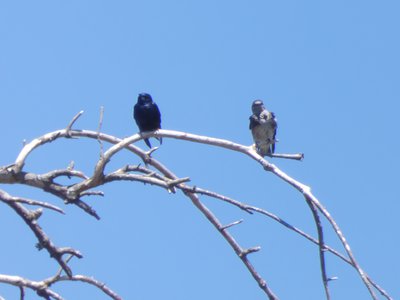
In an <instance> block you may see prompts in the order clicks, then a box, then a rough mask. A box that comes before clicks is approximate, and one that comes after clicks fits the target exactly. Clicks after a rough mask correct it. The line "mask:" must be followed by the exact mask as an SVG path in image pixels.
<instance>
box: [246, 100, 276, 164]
mask: <svg viewBox="0 0 400 300" xmlns="http://www.w3.org/2000/svg"><path fill="white" fill-rule="evenodd" d="M251 110H252V111H253V114H252V115H251V116H250V130H251V134H252V135H253V140H254V143H255V145H256V150H257V153H258V154H260V155H261V156H266V155H268V154H272V153H274V152H275V143H276V142H277V140H276V139H275V136H276V129H277V128H278V123H277V120H276V118H275V114H274V113H273V112H269V111H268V110H266V109H265V106H264V103H263V102H262V101H261V100H255V101H253V104H252V105H251Z"/></svg>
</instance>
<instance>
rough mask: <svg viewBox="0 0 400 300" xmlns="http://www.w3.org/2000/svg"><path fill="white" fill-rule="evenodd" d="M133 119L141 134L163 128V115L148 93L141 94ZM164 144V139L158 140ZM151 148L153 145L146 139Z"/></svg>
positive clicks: (134, 109)
mask: <svg viewBox="0 0 400 300" xmlns="http://www.w3.org/2000/svg"><path fill="white" fill-rule="evenodd" d="M133 117H134V118H135V121H136V124H137V126H138V127H139V131H140V132H145V131H154V130H157V129H160V128H161V114H160V110H159V109H158V106H157V104H156V103H155V102H154V101H153V99H152V98H151V96H150V95H149V94H147V93H141V94H139V96H138V101H137V103H136V104H135V107H134V108H133ZM157 139H158V140H159V141H160V144H162V138H161V137H160V138H157ZM144 141H145V143H146V145H147V146H149V148H151V144H150V141H149V139H144Z"/></svg>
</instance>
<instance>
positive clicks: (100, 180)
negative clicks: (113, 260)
mask: <svg viewBox="0 0 400 300" xmlns="http://www.w3.org/2000/svg"><path fill="white" fill-rule="evenodd" d="M82 113H83V112H80V113H78V114H77V115H76V116H75V117H74V118H73V119H72V121H71V122H70V123H69V124H68V125H67V127H66V128H65V129H61V130H57V131H54V132H50V133H47V134H45V135H43V136H41V137H38V138H36V139H34V140H33V141H31V142H29V143H27V144H25V145H24V147H23V149H22V150H21V152H20V153H19V155H18V156H17V158H16V161H15V163H13V164H10V165H8V166H5V167H3V168H0V183H3V184H15V183H17V184H25V185H29V186H32V187H35V188H38V189H41V190H43V191H45V192H47V193H50V194H52V195H54V196H56V197H58V198H60V199H62V200H63V201H64V203H65V204H73V205H76V206H77V207H79V208H81V209H82V210H84V211H85V212H86V213H88V214H90V215H91V216H93V217H95V218H97V219H99V218H100V217H99V216H98V215H97V213H96V211H95V210H94V209H93V208H92V207H91V206H89V205H88V204H86V203H85V202H84V201H82V199H81V198H82V197H84V196H89V195H94V196H102V195H103V193H102V192H101V191H95V190H93V189H94V188H98V187H100V186H103V185H105V184H107V183H110V182H113V181H137V182H142V183H146V184H149V185H154V186H158V187H161V188H163V189H165V190H167V191H168V192H175V190H181V191H182V192H183V194H184V195H185V196H187V197H188V198H189V199H190V200H191V202H192V203H193V205H194V206H195V207H196V208H197V209H198V210H199V211H200V212H201V213H202V214H203V215H204V216H205V217H206V218H207V220H208V221H209V222H210V223H211V224H212V225H213V226H214V227H215V228H216V230H217V231H218V232H219V233H220V234H221V236H222V237H223V238H224V239H225V240H226V241H227V242H228V244H229V245H230V247H231V248H232V249H233V250H234V252H235V253H236V255H237V256H238V257H239V259H240V260H241V261H242V262H243V264H244V265H245V266H246V268H247V269H248V271H249V272H250V274H251V275H252V277H253V278H254V279H255V280H256V282H257V283H258V285H259V286H260V288H261V289H262V290H263V291H264V293H265V294H266V295H267V297H268V298H269V299H270V300H271V299H278V297H277V296H276V295H275V294H274V292H273V291H272V290H271V288H270V286H269V285H268V284H267V282H266V281H265V280H264V279H263V278H262V277H261V275H260V274H259V273H258V272H257V270H256V269H255V267H254V266H253V265H252V263H251V262H250V260H249V258H248V256H249V254H252V253H255V252H259V251H260V250H261V248H260V247H258V246H257V247H251V248H243V247H241V246H240V244H239V243H238V242H237V241H236V240H235V238H234V237H233V236H232V235H231V233H230V232H229V229H230V228H231V227H232V226H236V225H239V224H241V223H242V222H243V220H239V221H234V222H232V223H230V224H227V225H222V224H221V222H220V221H219V219H218V218H217V216H216V215H215V214H214V213H213V212H212V211H211V210H210V209H209V208H208V207H207V206H205V205H204V203H203V202H202V201H200V199H199V196H198V195H206V196H208V197H211V198H214V199H218V200H221V201H224V202H226V203H228V204H231V205H234V206H236V207H238V208H240V209H241V210H243V211H245V212H247V213H249V214H253V213H258V214H262V215H265V216H267V217H269V218H272V219H273V220H275V221H277V222H279V223H280V224H282V225H283V226H285V227H286V228H289V229H290V230H292V231H294V232H295V233H298V234H300V235H301V236H303V237H305V238H306V239H308V240H309V241H311V242H313V243H314V244H316V245H317V246H318V249H319V256H320V267H321V276H322V281H323V285H324V288H325V293H326V298H327V299H328V300H329V299H330V293H329V288H328V283H329V281H330V278H329V277H328V276H327V272H326V262H325V252H331V253H333V254H334V255H336V256H338V257H339V258H341V259H342V260H344V261H345V262H347V263H348V264H350V265H351V266H352V267H354V268H355V269H356V271H357V272H358V274H359V275H360V278H361V279H362V281H363V282H364V284H365V286H366V287H367V289H368V291H369V292H370V295H371V298H372V299H377V298H376V295H375V292H374V288H375V289H376V290H377V291H379V292H380V293H381V294H382V295H383V296H384V297H386V298H387V299H391V297H390V296H389V295H388V294H387V293H386V292H385V291H384V290H383V289H382V288H381V287H380V286H378V285H377V284H376V283H375V282H374V281H372V280H371V279H370V277H369V276H368V275H367V274H366V273H365V272H364V270H363V269H361V267H360V266H359V264H358V263H357V261H356V259H355V257H354V254H353V253H352V251H351V249H350V246H349V244H348V243H347V241H346V239H345V237H344V235H343V233H342V231H341V230H340V228H339V226H338V225H337V224H336V222H335V220H334V219H333V218H332V217H331V216H330V214H329V212H328V211H327V210H326V208H325V207H324V206H323V205H322V204H321V203H320V202H319V200H318V199H317V198H316V197H315V196H314V195H313V194H312V193H311V189H310V188H309V187H308V186H306V185H304V184H302V183H300V182H299V181H297V180H295V179H293V178H292V177H290V176H289V175H287V174H286V173H284V172H283V171H282V170H280V169H279V168H278V167H277V166H276V165H274V164H272V163H270V162H268V161H267V160H265V159H264V158H263V157H261V156H259V155H258V154H257V152H256V151H255V149H254V147H253V146H245V145H241V144H237V143H234V142H232V141H228V140H224V139H218V138H212V137H207V136H200V135H194V134H190V133H186V132H179V131H172V130H164V129H163V130H161V129H160V130H157V131H155V132H146V133H142V134H134V135H132V136H130V137H127V138H124V139H120V138H117V137H114V136H111V135H107V134H104V133H102V132H101V127H102V123H103V114H104V111H103V109H102V110H101V112H100V120H99V125H98V129H97V131H90V130H74V129H72V126H73V125H74V124H75V122H76V120H77V119H78V118H79V117H80V116H81V114H82ZM148 137H163V138H173V139H179V140H184V141H189V142H195V143H202V144H207V145H212V146H216V147H221V148H225V149H228V150H231V151H236V152H240V153H243V154H245V155H246V156H248V157H250V158H251V159H253V160H255V161H256V162H257V163H258V164H260V165H261V166H262V167H263V169H264V170H266V171H268V172H271V173H272V174H274V175H275V176H277V177H278V178H280V179H281V180H283V181H285V182H286V183H288V184H289V185H291V186H292V187H294V188H295V189H296V190H298V191H299V192H300V193H301V194H302V195H303V197H304V199H305V201H306V203H307V205H308V206H309V208H310V210H311V212H312V215H313V218H314V222H315V224H316V228H317V233H318V239H315V238H313V237H312V236H310V235H308V234H307V233H305V232H303V231H301V230H300V229H298V228H296V227H294V226H292V225H290V224H289V223H287V222H286V221H284V220H282V219H280V218H279V217H277V216H275V215H274V214H272V213H270V212H268V211H266V210H264V209H261V208H258V207H254V206H251V205H248V204H245V203H242V202H240V201H237V200H234V199H232V198H230V197H227V196H225V195H221V194H218V193H216V192H214V191H208V190H205V189H202V188H199V187H196V186H189V185H187V184H186V183H187V182H188V181H190V178H189V177H184V178H179V177H177V176H176V175H175V174H174V173H173V172H172V171H170V170H169V169H168V168H167V167H166V166H164V165H163V164H162V163H161V162H160V161H158V160H157V159H155V158H153V157H152V156H151V154H152V153H153V151H154V150H155V149H156V148H153V149H151V150H150V151H148V152H146V151H144V150H142V149H141V148H139V147H137V146H135V145H134V144H133V143H135V142H137V141H139V140H141V139H143V138H148ZM61 138H75V140H76V139H79V138H89V139H93V140H97V141H98V142H99V143H100V152H101V154H100V157H99V159H98V161H97V163H96V165H95V168H94V171H93V173H92V174H91V175H86V174H85V173H84V172H82V171H79V170H74V166H73V163H72V165H70V166H69V167H68V168H66V169H61V170H53V171H49V172H48V173H46V174H42V175H38V174H35V173H32V172H26V171H23V169H24V166H25V162H26V160H27V158H28V156H29V155H30V154H31V153H32V151H33V150H35V149H36V148H38V147H40V146H43V145H45V144H47V143H51V142H53V141H56V140H58V139H61ZM105 142H107V143H110V144H112V146H111V147H110V148H108V149H107V150H105V151H104V150H103V149H104V145H103V143H105ZM123 150H128V151H130V152H132V153H134V154H136V155H137V156H138V157H139V158H140V159H141V160H142V161H144V162H145V164H146V167H142V166H133V165H126V166H124V167H121V168H119V169H117V170H116V171H113V172H109V173H106V172H105V170H106V166H107V164H108V162H109V161H110V160H111V159H112V157H113V156H114V155H115V154H117V153H119V152H120V151H123ZM271 156H272V157H275V158H286V159H295V160H301V159H303V157H304V156H303V154H302V153H299V154H273V155H271ZM150 167H151V168H152V169H150ZM62 176H66V177H68V178H72V177H74V178H75V179H78V180H80V181H79V182H77V183H74V184H71V185H63V184H60V183H57V182H55V180H56V179H57V178H59V177H62ZM0 201H2V202H4V203H6V204H7V205H8V206H9V207H11V208H12V209H13V210H14V211H15V212H16V213H17V214H18V215H19V216H20V217H21V218H22V219H23V220H24V222H25V223H26V224H27V225H28V227H29V228H30V229H31V231H32V232H33V233H34V234H35V236H36V237H37V239H38V245H39V248H44V249H46V250H47V251H48V252H49V254H50V256H51V257H52V258H54V259H55V260H56V261H57V262H58V264H59V266H60V268H61V269H60V271H59V272H58V273H57V274H56V275H55V276H53V277H51V278H49V279H47V280H44V281H38V282H34V281H29V280H26V279H23V278H21V277H18V276H14V277H13V276H8V275H0V282H7V283H9V284H12V285H16V286H18V287H20V288H21V295H22V296H21V297H23V293H24V288H30V289H33V290H35V291H36V292H37V294H38V295H39V296H41V297H42V298H45V299H50V298H53V299H62V298H61V296H60V295H58V294H56V293H54V292H53V291H52V290H50V287H51V285H53V284H55V283H57V282H59V281H65V280H69V281H81V282H86V283H88V284H91V285H94V286H95V287H97V288H99V289H101V290H102V291H103V292H104V293H105V294H107V295H108V296H110V297H111V298H112V299H121V298H120V297H119V296H118V295H117V294H115V293H114V292H113V291H112V290H111V289H109V288H108V287H106V286H105V285H104V284H103V283H101V282H99V281H97V280H95V279H93V278H89V277H85V276H83V275H73V273H72V270H71V269H70V267H69V266H68V261H69V259H70V258H71V256H75V257H78V258H81V257H82V255H81V254H80V253H79V252H78V251H76V250H74V249H72V248H69V247H63V248H62V247H57V246H55V245H54V244H53V243H52V241H51V240H50V238H49V237H48V236H47V235H46V234H45V232H44V231H43V230H42V228H41V227H40V226H39V225H38V223H37V221H38V219H39V218H40V215H41V214H42V209H51V210H54V211H57V212H59V213H63V210H61V209H60V208H59V207H57V206H55V205H53V204H49V203H46V202H42V201H36V200H31V199H26V198H21V197H13V196H11V195H9V194H7V193H6V192H4V191H1V190H0ZM23 204H27V205H34V206H39V207H40V209H39V210H36V211H31V210H28V209H26V208H25V207H24V206H23ZM320 213H321V214H322V215H323V216H324V217H325V218H326V219H327V220H328V222H329V223H330V224H331V226H332V228H333V230H334V232H335V233H336V235H337V236H338V238H339V240H340V241H341V243H342V244H343V246H344V249H345V252H346V255H347V257H346V256H345V255H343V254H341V253H340V252H338V251H337V250H335V249H333V248H331V247H329V246H328V245H326V244H325V242H324V232H323V228H322V225H321V217H320V215H319V214H320ZM66 255H70V257H69V258H67V259H65V256H66ZM62 272H64V273H65V274H66V275H62ZM2 280H3V281H2Z"/></svg>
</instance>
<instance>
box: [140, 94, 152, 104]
mask: <svg viewBox="0 0 400 300" xmlns="http://www.w3.org/2000/svg"><path fill="white" fill-rule="evenodd" d="M152 102H153V99H152V98H151V96H150V94H147V93H140V94H139V96H138V103H139V104H149V103H152Z"/></svg>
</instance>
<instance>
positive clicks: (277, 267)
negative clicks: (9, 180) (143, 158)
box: [0, 0, 400, 300]
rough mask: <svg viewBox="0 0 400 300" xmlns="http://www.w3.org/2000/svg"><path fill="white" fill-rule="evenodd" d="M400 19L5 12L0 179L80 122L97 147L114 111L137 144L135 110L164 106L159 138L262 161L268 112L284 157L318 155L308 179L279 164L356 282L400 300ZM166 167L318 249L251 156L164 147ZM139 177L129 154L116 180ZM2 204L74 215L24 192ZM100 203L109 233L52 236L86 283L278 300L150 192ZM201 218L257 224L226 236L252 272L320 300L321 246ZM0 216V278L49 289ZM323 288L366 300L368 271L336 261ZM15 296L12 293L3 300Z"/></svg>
mask: <svg viewBox="0 0 400 300" xmlns="http://www.w3.org/2000/svg"><path fill="white" fill-rule="evenodd" d="M399 9H400V4H399V3H398V2H397V1H380V2H379V3H378V2H377V1H368V0H367V1H365V0H364V1H358V0H354V1H340V0H339V1H335V2H334V3H333V2H332V3H328V2H327V1H309V0H306V1H269V0H264V1H246V2H243V1H225V0H221V1H210V0H204V1H114V2H110V1H68V2H61V1H34V2H32V1H13V2H11V1H8V2H6V1H3V2H1V3H0V37H1V47H0V99H2V100H1V107H2V118H1V119H2V126H1V127H0V136H1V139H2V141H3V142H2V147H1V152H0V153H1V155H0V165H7V164H10V163H12V162H13V161H14V160H15V158H16V156H17V154H18V152H19V150H20V149H21V147H22V141H23V140H27V141H30V140H32V139H33V138H35V137H38V136H40V135H42V134H44V133H47V132H50V131H54V130H57V129H61V128H64V127H65V126H66V125H67V124H68V123H69V121H70V120H71V118H72V117H73V116H74V115H75V114H76V113H77V112H79V111H80V110H84V111H85V113H84V115H83V116H82V117H81V118H80V119H79V121H78V122H77V124H76V128H81V129H92V130H95V129H97V125H98V119H99V110H100V106H104V109H105V114H104V122H103V131H104V132H106V133H108V134H112V135H115V136H118V137H126V136H129V135H132V134H134V133H135V132H137V127H136V125H135V124H134V121H133V120H132V107H133V105H134V103H135V102H136V97H137V94H138V93H139V92H142V91H146V92H149V93H151V94H152V95H153V98H154V100H155V101H156V102H157V103H158V105H159V107H160V109H161V111H162V126H163V128H166V129H174V130H181V131H187V132H192V133H196V134H202V135H208V136H213V137H219V138H224V139H230V140H232V141H235V142H237V143H241V144H245V145H250V144H251V143H252V139H251V136H250V132H249V130H248V117H249V115H250V105H251V102H252V101H253V100H254V99H256V98H261V99H263V100H264V102H265V104H266V106H267V108H268V109H270V110H271V111H274V112H275V114H276V115H277V117H278V121H279V129H278V139H279V144H278V145H277V152H284V153H296V152H304V153H305V160H304V161H303V162H296V161H285V160H281V159H272V160H271V161H272V162H273V163H274V164H276V165H277V166H278V167H280V168H281V169H282V170H283V171H285V172H287V173H288V174H289V175H291V176H293V177H294V178H296V179H297V180H299V181H301V182H303V183H305V184H307V185H310V186H311V187H312V190H313V192H314V194H315V195H316V196H317V197H318V199H319V200H320V201H321V202H322V203H323V204H324V205H325V206H326V207H327V209H328V210H329V211H330V212H331V214H332V215H333V217H334V218H335V219H336V221H337V222H338V224H339V226H340V227H341V229H342V230H343V232H344V234H345V236H346V237H347V240H348V242H349V243H350V245H351V247H352V249H353V251H354V254H355V255H356V258H357V259H358V260H359V262H360V264H361V266H362V267H363V268H364V269H365V271H366V272H367V273H368V274H369V275H370V276H371V277H372V278H373V279H375V280H376V281H377V282H378V283H379V284H380V285H381V286H382V287H383V288H385V289H386V290H387V291H388V292H389V293H390V294H391V295H392V297H394V298H399V297H400V289H399V287H398V278H399V277H400V274H399V268H400V263H399V260H398V252H399V245H400V238H399V235H398V234H397V233H396V232H397V230H396V228H398V227H399V219H398V212H399V210H400V204H399V203H400V202H399V196H398V189H397V188H396V186H397V185H398V182H397V181H398V175H396V174H398V169H399V167H400V163H399V158H398V153H399V151H400V142H399V139H398V134H397V133H396V132H397V128H398V124H397V121H396V120H397V112H398V110H399V101H398V99H399V97H400V88H399V78H400V76H399V75H400V74H399V72H400V71H399V70H400V59H399V53H400V44H399V41H398V29H399V28H400V27H399V26H400V20H399V18H398V11H399ZM138 145H140V146H141V147H143V148H145V145H144V143H143V142H139V143H138ZM98 155H99V146H98V144H97V143H96V142H94V141H86V140H66V141H57V142H55V143H53V144H51V145H47V146H46V147H43V148H41V149H38V150H37V151H35V152H34V153H33V154H32V156H30V158H29V160H28V161H27V164H26V166H25V170H27V171H32V172H37V173H41V172H43V173H44V172H47V171H49V170H52V169H56V168H65V167H66V166H67V165H68V163H69V162H70V161H71V160H74V161H75V165H76V168H77V169H80V170H83V171H85V172H86V173H88V174H90V172H92V170H93V166H94V163H95V162H96V160H97V159H98ZM154 156H155V157H156V158H157V159H159V160H160V161H162V162H164V163H165V164H166V165H167V166H168V167H169V168H170V169H171V170H173V171H174V172H175V173H176V174H178V176H182V177H185V176H189V177H191V183H192V184H193V185H197V186H199V187H203V188H206V189H211V190H215V191H217V192H220V193H223V194H226V195H227V196H230V197H232V198H235V199H238V200H241V201H243V202H247V203H250V204H252V205H257V206H260V207H262V208H264V209H266V210H268V211H271V212H273V213H275V214H277V215H279V216H281V217H282V218H284V219H285V220H286V221H288V222H289V223H291V224H292V225H295V226H297V227H299V228H301V229H303V230H305V231H307V232H309V233H311V234H313V235H315V228H314V226H313V221H312V217H311V215H310V212H309V211H308V209H307V206H306V204H305V202H304V200H303V198H302V197H301V195H299V194H298V193H297V192H295V191H294V190H293V188H291V187H289V186H287V185H286V184H284V183H282V182H281V181H280V180H278V179H277V178H275V177H274V176H272V175H271V174H269V173H266V172H264V171H263V170H262V169H261V168H260V166H259V165H257V164H256V163H254V161H251V160H250V159H248V158H247V157H244V156H243V155H240V154H238V153H231V152H229V151H227V150H223V149H217V148H210V147H207V146H204V145H197V144H190V143H187V142H183V141H178V140H170V139H165V140H164V143H163V145H162V147H161V148H160V149H159V150H158V151H157V152H156V153H155V154H154ZM139 162H140V160H139V159H138V158H136V157H134V156H132V154H129V153H121V154H119V155H118V156H116V157H115V158H114V159H113V161H112V162H111V163H110V166H109V170H113V169H115V168H119V167H121V166H123V165H125V164H127V163H129V164H137V163H139ZM1 189H4V190H6V191H7V192H9V193H11V194H13V195H20V196H26V197H28V196H30V197H32V198H34V199H40V200H44V201H49V202H52V203H54V204H57V205H59V206H63V204H62V203H61V201H60V200H59V199H55V198H54V197H52V196H51V195H48V194H43V193H40V192H39V191H37V190H33V189H30V188H27V187H21V186H6V185H3V186H2V187H1ZM104 191H105V193H106V195H105V197H104V198H92V199H89V200H88V201H89V202H90V204H91V205H93V207H94V208H95V209H96V210H97V212H98V213H99V214H100V216H101V217H102V219H101V221H96V220H94V219H93V218H90V217H89V216H87V215H85V214H84V213H82V212H81V211H78V210H77V209H76V208H75V207H72V206H71V207H70V206H68V207H65V211H66V213H67V214H66V215H65V216H59V215H57V214H55V213H52V212H46V213H45V214H44V215H43V216H42V218H41V219H40V222H41V225H42V227H43V228H44V229H45V230H46V232H47V233H48V234H49V235H50V237H52V238H53V239H54V242H55V243H56V244H58V245H60V246H72V247H75V248H76V249H79V250H80V251H81V252H82V253H83V254H84V258H83V259H82V260H79V261H77V260H76V261H73V262H72V266H73V270H74V271H75V273H82V274H86V275H93V276H95V277H96V278H97V279H99V280H101V281H104V282H106V283H107V284H108V285H109V286H110V287H111V288H113V289H114V290H115V291H117V292H118V293H119V294H120V295H121V296H123V297H124V299H158V298H163V299H174V300H180V299H194V300H196V299H233V300H235V299H265V296H264V294H263V293H262V292H261V290H259V289H258V287H257V285H256V283H255V282H254V281H253V280H252V278H251V277H250V274H249V273H248V272H247V270H246V269H245V267H244V266H243V265H242V264H241V262H240V261H239V259H238V258H237V257H236V256H235V255H234V253H233V251H232V250H231V249H230V247H229V246H228V245H227V243H226V242H225V241H224V240H223V239H222V237H221V236H219V234H218V233H217V232H216V231H215V230H214V229H213V228H212V227H211V226H210V224H209V223H208V222H207V221H206V220H205V218H204V217H203V216H202V215H201V214H200V213H199V212H198V211H197V210H196V209H195V208H194V206H193V205H192V204H191V203H190V202H189V200H188V199H186V198H185V197H184V196H183V195H181V194H179V193H178V194H176V195H169V194H168V193H166V192H165V191H164V190H161V189H157V188H151V187H149V186H144V185H142V184H139V183H114V184H110V185H108V186H106V187H105V188H104ZM202 200H204V202H205V203H206V204H207V205H208V206H209V207H210V208H211V209H213V210H214V211H215V212H216V214H217V215H218V217H219V218H220V219H221V220H222V221H223V222H224V223H230V222H232V221H235V220H237V219H241V218H243V219H245V222H244V223H243V224H242V225H240V226H237V227H235V228H233V229H232V230H231V232H232V234H233V235H234V236H235V237H236V239H237V240H238V241H239V242H240V243H241V244H242V245H243V246H244V247H252V246H256V245H260V246H261V247H262V251H261V252H259V253H257V254H254V255H253V256H251V260H252V262H253V263H254V264H255V266H256V267H257V268H258V270H259V271H260V273H261V275H262V276H263V277H264V278H265V279H266V280H267V281H268V283H269V284H270V286H271V288H272V290H273V291H274V292H275V293H276V294H277V295H279V296H280V298H281V299H310V300H313V299H316V300H317V299H323V297H324V291H323V287H322V285H321V283H320V281H321V280H320V274H319V261H318V250H317V248H316V247H315V246H313V245H311V244H310V243H309V242H308V241H306V240H304V239H303V238H301V237H299V236H297V235H295V234H294V233H292V232H288V231H287V230H286V229H284V228H282V227H281V226H280V225H278V224H276V223H274V222H273V221H271V220H269V219H263V218H261V217H259V216H253V217H252V216H248V215H246V214H243V212H242V211H239V210H237V209H234V208H232V207H229V206H228V205H226V204H221V203H219V202H217V201H216V200H212V199H207V198H205V197H202ZM0 216H1V217H0V226H1V228H3V230H2V231H1V240H2V245H3V246H2V250H1V251H2V255H0V265H1V266H2V267H1V268H0V273H2V274H20V275H23V276H26V277H28V278H31V279H38V280H39V279H43V278H44V277H47V276H51V275H52V274H54V273H55V272H56V270H57V266H56V264H55V263H53V262H52V261H50V260H49V258H48V255H47V254H46V253H45V252H38V251H36V250H35V248H34V244H35V239H34V237H33V234H32V233H31V232H30V231H29V230H28V229H27V228H26V226H25V225H24V224H22V222H21V220H19V219H18V218H17V217H16V216H14V214H13V212H12V211H10V210H9V208H8V207H6V206H4V205H2V206H1V210H0ZM324 229H325V232H326V240H327V242H328V243H329V244H330V245H332V246H334V247H337V248H338V249H340V250H342V248H341V247H340V245H339V243H338V241H337V239H336V237H335V235H334V234H333V233H332V231H331V229H330V227H329V225H328V224H326V223H325V224H324ZM328 275H329V276H338V277H339V280H337V281H335V282H332V283H331V293H332V298H333V299H368V293H367V291H366V289H365V288H364V286H363V284H362V282H361V280H360V279H359V278H358V277H357V276H356V273H355V271H353V270H352V269H350V268H349V267H348V266H347V265H345V264H344V263H342V261H340V260H338V259H336V258H334V257H332V256H329V255H328ZM55 290H57V291H59V292H60V293H61V294H63V295H65V297H66V298H67V299H87V297H89V296H90V297H91V298H92V299H108V298H106V297H104V296H103V295H102V294H100V293H98V292H97V291H96V290H94V289H93V288H91V287H87V286H85V285H82V284H79V283H65V284H62V285H59V286H57V287H56V288H55ZM17 292H18V291H17V289H15V288H12V287H8V286H4V285H1V286H0V295H1V296H3V297H5V298H6V299H16V298H17V295H18V293H17ZM29 297H30V298H29V299H35V295H33V294H29Z"/></svg>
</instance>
